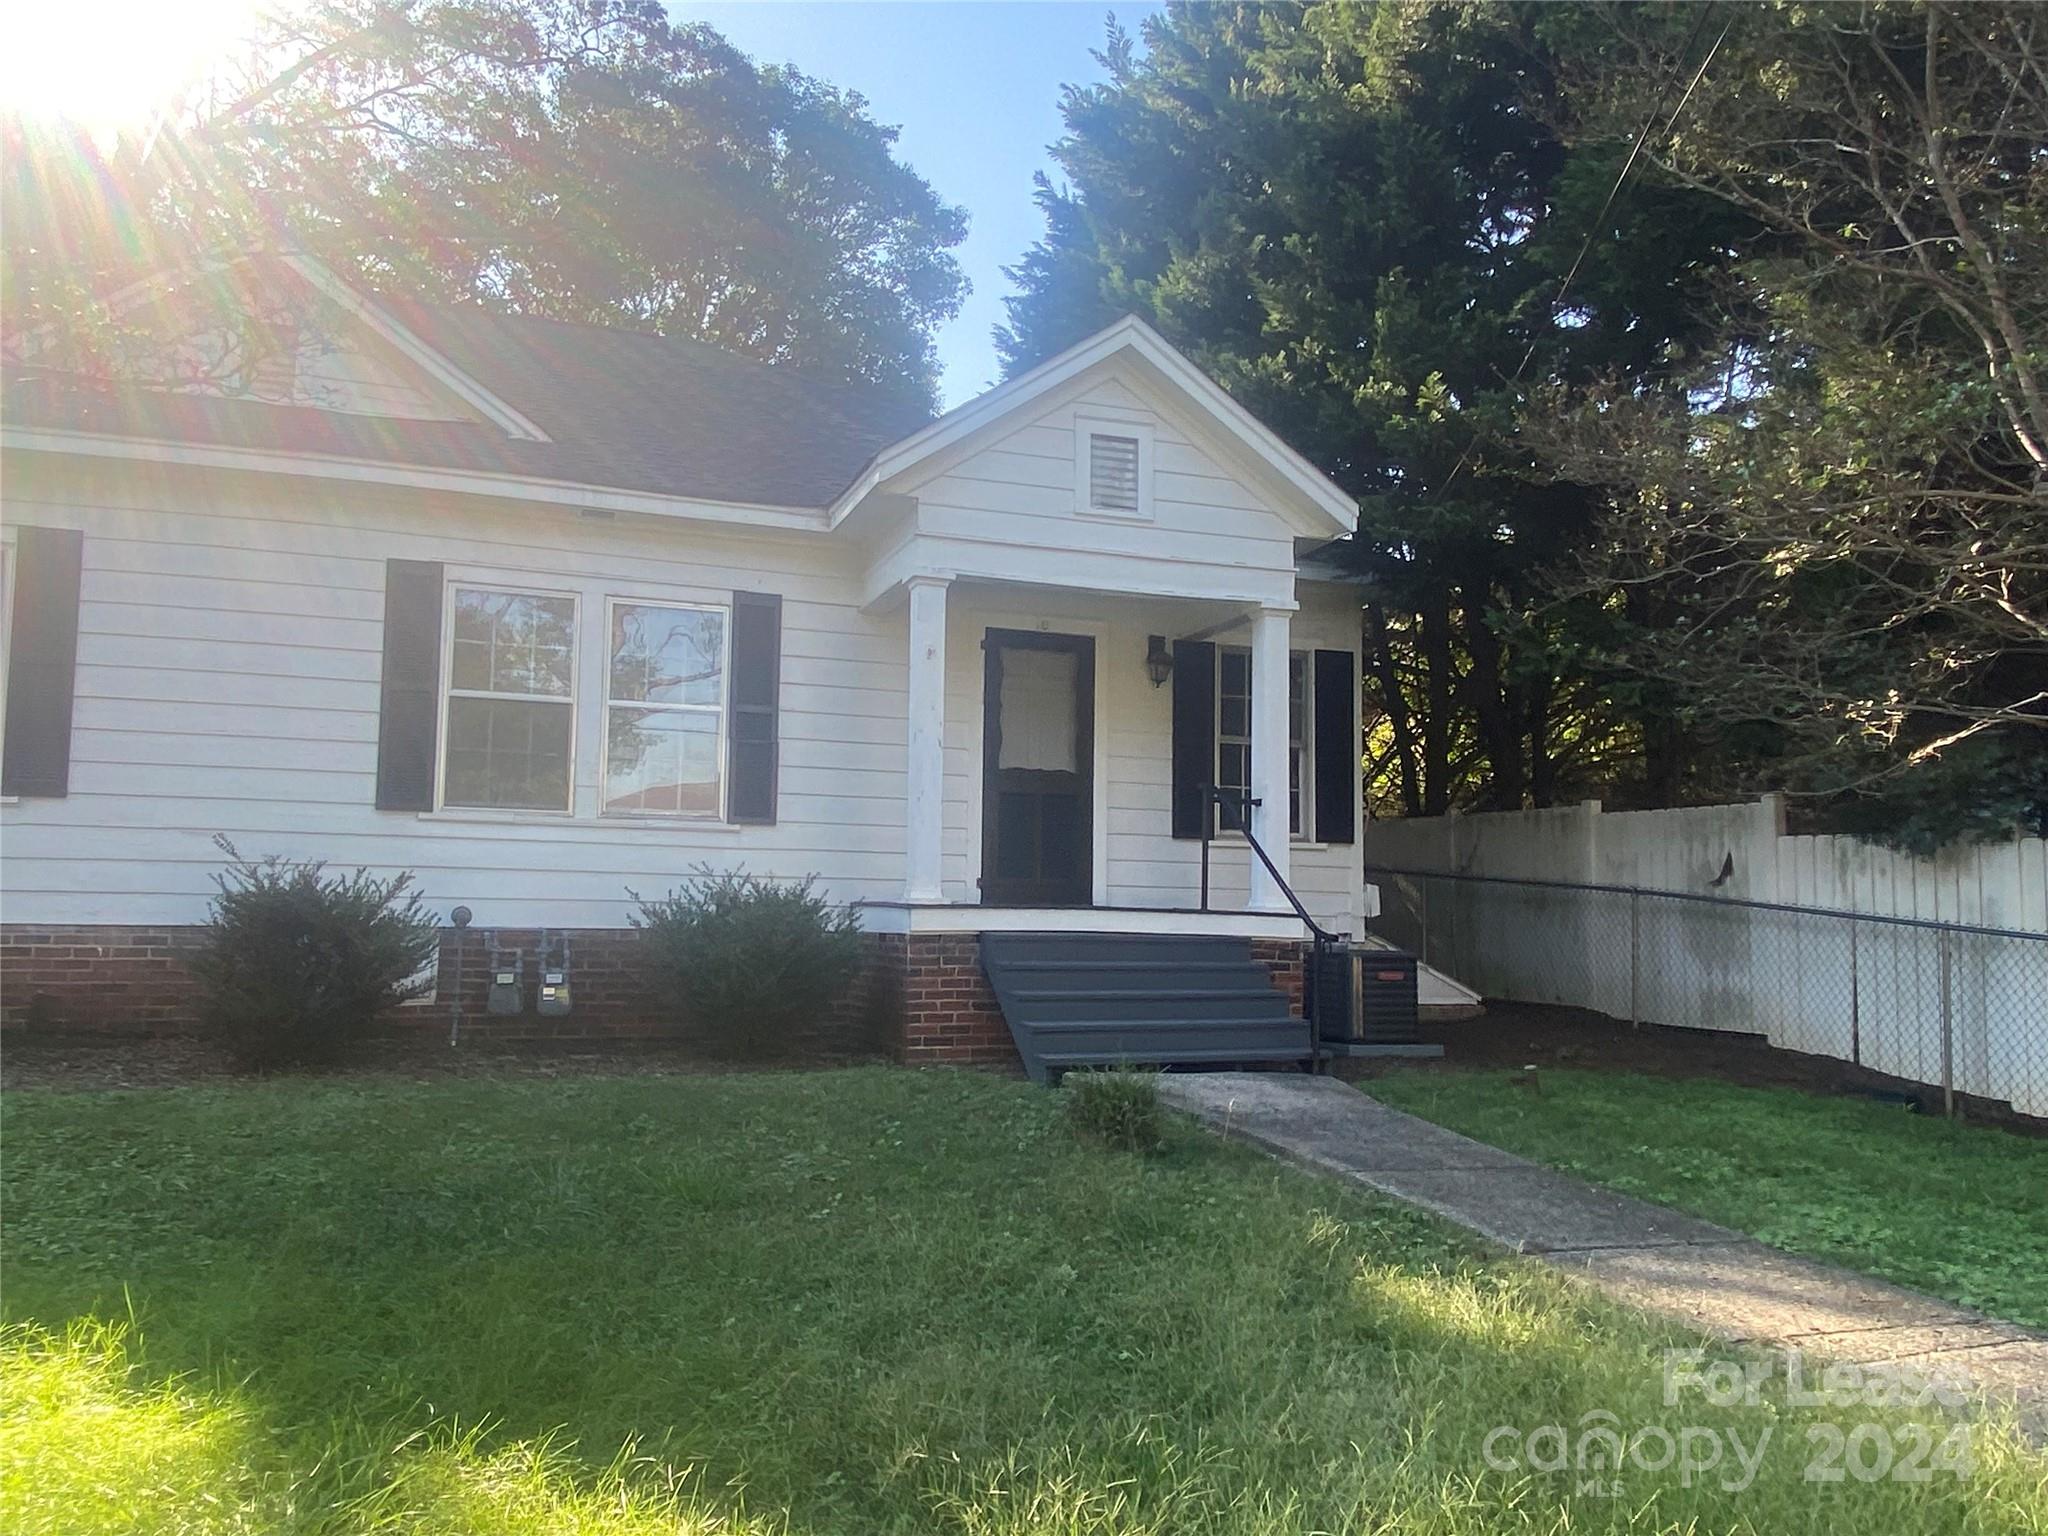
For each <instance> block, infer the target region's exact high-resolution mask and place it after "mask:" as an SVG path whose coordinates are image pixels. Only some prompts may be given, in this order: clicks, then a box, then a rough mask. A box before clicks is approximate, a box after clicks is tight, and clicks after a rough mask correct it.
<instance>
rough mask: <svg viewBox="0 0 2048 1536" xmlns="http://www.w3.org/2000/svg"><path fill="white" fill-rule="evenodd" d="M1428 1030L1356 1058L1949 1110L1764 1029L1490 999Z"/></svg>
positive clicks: (1998, 1117)
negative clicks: (1422, 1045)
mask: <svg viewBox="0 0 2048 1536" xmlns="http://www.w3.org/2000/svg"><path fill="white" fill-rule="evenodd" d="M1421 1038H1422V1039H1424V1040H1426V1041H1429V1042H1431V1043H1433V1044H1439V1045H1441V1046H1443V1048H1444V1054H1443V1057H1442V1059H1441V1060H1435V1061H1432V1060H1427V1059H1422V1060H1416V1059H1406V1058H1403V1059H1400V1060H1398V1061H1395V1062H1389V1063H1379V1062H1372V1061H1367V1062H1363V1063H1358V1064H1356V1065H1357V1066H1358V1067H1360V1068H1362V1070H1359V1071H1357V1072H1356V1073H1355V1074H1347V1075H1356V1076H1359V1077H1371V1076H1376V1075H1377V1074H1378V1073H1380V1072H1386V1071H1432V1070H1434V1071H1443V1070H1447V1069H1448V1070H1457V1069H1459V1068H1472V1067H1481V1068H1500V1069H1504V1070H1507V1071H1515V1070H1519V1069H1520V1068H1523V1067H1529V1066H1535V1067H1571V1068H1574V1069H1577V1070H1581V1071H1594V1072H1638V1073H1642V1074H1644V1075H1646V1076H1650V1077H1679V1078H1703V1077H1705V1078H1716V1079H1719V1080H1720V1081H1722V1082H1728V1083H1738V1084H1741V1085H1743V1086H1745V1087H1753V1088H1797V1089H1800V1090H1802V1091H1803V1092H1806V1093H1824V1094H1856V1095H1860V1096H1863V1097H1867V1098H1882V1099H1888V1100H1892V1101H1895V1102H1900V1103H1910V1104H1912V1105H1914V1106H1916V1107H1917V1108H1918V1109H1920V1110H1921V1111H1922V1112H1923V1113H1927V1114H1937V1115H1938V1114H1940V1113H1942V1109H1943V1104H1942V1095H1941V1089H1940V1088H1939V1087H1931V1086H1929V1085H1928V1084H1926V1083H1916V1082H1912V1081H1909V1080H1908V1079H1905V1078H1898V1077H1888V1076H1886V1075H1885V1074H1884V1073H1882V1072H1872V1071H1870V1070H1868V1069H1867V1068H1864V1067H1858V1066H1855V1065H1853V1064H1851V1063H1849V1062H1846V1061H1842V1060H1840V1059H1838V1058H1836V1057H1833V1056H1810V1055H1807V1054H1806V1053H1804V1052H1802V1051H1787V1050H1782V1049H1780V1048H1779V1047H1777V1046H1774V1045H1772V1044H1771V1043H1770V1042H1769V1041H1768V1040H1766V1039H1765V1038H1764V1037H1763V1036H1761V1035H1738V1034H1722V1033H1718V1032H1716V1031H1713V1030H1704V1029H1674V1028H1671V1027H1669V1026H1667V1025H1662V1024H1643V1025H1630V1024H1628V1023H1625V1022H1623V1021H1622V1020H1619V1019H1610V1018H1608V1017H1607V1016H1606V1015H1605V1014H1600V1013H1593V1012H1590V1011H1588V1010H1586V1009H1584V1008H1559V1007H1550V1006H1546V1005H1544V1004H1540V1003H1503V1002H1489V1003H1488V1004H1487V1005H1486V1012H1485V1013H1484V1014H1482V1015H1481V1016H1480V1017H1478V1018H1476V1019H1467V1020H1462V1021H1460V1022H1457V1023H1450V1024H1425V1025H1424V1026H1423V1027H1422V1033H1421ZM1956 1105H1957V1110H1958V1112H1959V1113H1960V1114H1962V1115H1964V1116H1965V1117H1966V1118H1968V1119H1971V1120H1976V1121H1980V1122H1984V1123H1988V1124H1997V1125H2003V1126H2006V1127H2008V1128H2010V1129H2012V1130H2017V1131H2024V1132H2027V1133H2030V1134H2033V1135H2041V1136H2048V1120H2041V1119H2036V1118H2034V1117H2032V1116H2028V1115H2021V1114H2015V1113H2014V1112H2013V1110H2012V1107H2011V1106H2010V1105H2007V1104H2002V1103H1999V1102H1997V1101H1995V1100H1991V1099H1979V1098H1974V1097H1972V1096H1971V1095H1969V1094H1958V1095H1956Z"/></svg>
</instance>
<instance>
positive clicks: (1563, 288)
mask: <svg viewBox="0 0 2048 1536" xmlns="http://www.w3.org/2000/svg"><path fill="white" fill-rule="evenodd" d="M1713 10H1714V6H1713V0H1706V3H1704V4H1702V5H1701V6H1700V11H1699V15H1698V17H1697V18H1696V19H1695V20H1694V21H1693V24H1692V30H1691V31H1690V32H1688V33H1687V34H1686V37H1685V45H1684V46H1683V47H1682V48H1680V49H1679V50H1678V58H1677V60H1676V62H1675V63H1674V64H1673V66H1672V68H1671V69H1670V70H1669V71H1668V72H1667V73H1666V74H1665V76H1664V83H1663V85H1662V86H1660V87H1659V88H1658V91H1657V99H1656V101H1655V102H1653V103H1652V104H1651V106H1650V112H1649V115H1648V116H1647V117H1645V118H1644V119H1643V126H1642V127H1641V128H1640V129H1638V130H1637V131H1636V136H1635V142H1634V143H1632V144H1631V145H1629V150H1628V158H1626V159H1625V160H1623V161H1622V163H1621V170H1620V172H1619V173H1618V174H1617V175H1616V176H1615V178H1614V185H1612V186H1611V187H1609V188H1608V189H1607V196H1606V198H1605V199H1604V200H1603V201H1602V202H1601V204H1600V211H1599V212H1598V213H1596V214H1594V215H1593V222H1592V223H1591V224H1589V225H1588V226H1587V227H1586V238H1585V239H1583V240H1581V241H1580V242H1579V253H1578V255H1576V256H1574V257H1573V258H1572V264H1571V266H1570V267H1569V268H1567V269H1566V271H1565V274H1564V281H1563V282H1561V283H1559V284H1558V285H1557V292H1556V293H1555V294H1553V295H1552V296H1551V300H1550V307H1551V309H1553V310H1555V309H1556V308H1557V306H1558V305H1560V304H1562V303H1563V302H1564V296H1565V295H1566V294H1567V293H1569V292H1570V291H1571V286H1572V283H1573V281H1574V280H1575V279H1576V278H1577V277H1578V275H1579V268H1580V267H1581V266H1583V265H1584V264H1585V261H1586V257H1587V256H1588V255H1589V254H1590V253H1591V251H1592V249H1593V242H1594V240H1595V239H1597V238H1598V237H1599V234H1600V231H1601V230H1602V229H1603V228H1604V227H1605V226H1606V223H1607V215H1608V213H1609V212H1610V211H1611V210H1612V209H1613V207H1614V200H1615V199H1616V198H1617V197H1619V196H1620V195H1621V189H1622V186H1623V185H1624V184H1625V183H1626V182H1627V181H1628V178H1629V173H1630V172H1631V171H1633V170H1634V169H1635V167H1636V161H1637V160H1639V159H1641V158H1642V153H1643V146H1644V145H1645V144H1647V143H1648V142H1649V140H1650V130H1651V129H1652V128H1654V127H1656V125H1657V119H1658V117H1659V116H1661V115H1662V114H1663V112H1664V103H1665V102H1667V101H1669V100H1670V99H1671V87H1672V86H1674V85H1676V84H1677V83H1678V71H1679V69H1680V68H1682V67H1683V66H1684V64H1685V60H1686V57H1687V56H1688V55H1689V54H1691V52H1692V50H1693V45H1694V44H1695V43H1697V42H1698V41H1699V40H1700V34H1701V33H1702V32H1704V31H1705V30H1706V26H1707V18H1708V17H1709V16H1711V15H1712V14H1713ZM1734 25H1735V17H1734V14H1733V13H1732V12H1731V13H1730V15H1729V17H1728V20H1727V21H1726V22H1724V23H1723V24H1722V26H1721V35H1720V36H1719V37H1716V38H1715V39H1714V46H1713V47H1711V48H1709V49H1708V50H1707V51H1706V55H1705V57H1703V58H1702V59H1701V60H1700V64H1699V68H1698V69H1696V70H1694V71H1693V74H1692V79H1691V81H1690V82H1688V83H1687V85H1686V87H1685V94H1684V95H1683V96H1681V97H1679V98H1678V105H1677V106H1675V107H1673V108H1672V109H1671V114H1670V116H1669V117H1666V118H1665V119H1664V132H1665V133H1669V132H1670V131H1671V129H1672V127H1673V126H1674V125H1675V124H1676V123H1677V122H1678V115H1679V113H1681V112H1683V111H1684V110H1685V105H1686V103H1687V102H1689V101H1691V100H1692V93H1693V92H1694V91H1696V90H1698V89H1699V84H1700V81H1702V80H1704V79H1705V78H1706V74H1707V66H1708V65H1709V64H1711V63H1713V62H1714V56H1715V55H1716V54H1717V53H1719V52H1720V51H1721V44H1722V43H1724V42H1726V41H1727V39H1728V32H1729V29H1730V28H1732V27H1733V26H1734ZM1536 347H1537V343H1536V341H1535V340H1534V339H1533V338H1532V339H1531V340H1530V342H1529V345H1528V348H1527V350H1525V351H1524V352H1523V353H1522V360H1521V362H1519V363H1517V364H1516V365H1515V371H1514V372H1513V373H1512V374H1510V375H1509V376H1508V388H1510V389H1512V388H1514V387H1515V385H1517V384H1519V383H1520V382H1521V381H1522V375H1523V374H1524V373H1525V372H1527V371H1528V368H1529V364H1530V363H1531V362H1532V361H1533V360H1534V359H1535V356H1536ZM1477 442H1478V439H1477V438H1476V437H1474V438H1473V439H1471V440H1470V441H1468V442H1467V443H1466V444H1465V451H1464V452H1463V453H1461V454H1459V455H1458V462H1457V463H1455V464H1453V465H1452V466H1451V472H1450V473H1449V474H1448V475H1446V476H1444V482H1443V484H1442V485H1440V486H1438V487H1437V493H1438V494H1439V495H1441V494H1442V493H1443V492H1444V491H1447V490H1449V489H1450V487H1451V482H1452V481H1454V480H1456V479H1457V478H1458V476H1459V475H1460V474H1461V473H1462V472H1463V471H1464V468H1465V465H1466V464H1467V463H1468V462H1470V460H1471V458H1472V450H1473V447H1474V446H1475V444H1476V443H1477Z"/></svg>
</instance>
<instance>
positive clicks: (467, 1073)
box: [0, 1035, 878, 1091]
mask: <svg viewBox="0 0 2048 1536" xmlns="http://www.w3.org/2000/svg"><path fill="white" fill-rule="evenodd" d="M876 1059H878V1058H875V1057H863V1056H825V1055H822V1054H815V1053H813V1054H807V1055H806V1056H804V1057H803V1058H802V1059H801V1060H792V1061H771V1062H761V1063H745V1064H741V1063H734V1062H729V1061H720V1060H713V1059H709V1058H707V1057H706V1056H705V1055H704V1054H703V1053H702V1052H701V1051H693V1050H689V1049H686V1048H684V1047H682V1046H678V1045H673V1044H668V1043H666V1042H660V1041H652V1042H640V1041H623V1042H615V1041H578V1042H561V1041H556V1042H543V1043H522V1044H511V1043H487V1044H477V1045H464V1046H459V1047H452V1048H451V1047H450V1046H447V1045H445V1044H442V1043H440V1042H438V1041H425V1040H417V1041H402V1042H393V1041H381V1042H373V1043H372V1044H370V1045H367V1046H365V1047H364V1048H363V1049H362V1051H361V1052H360V1053H358V1055H357V1056H356V1057H355V1058H353V1059H351V1060H348V1061H344V1062H340V1063H337V1064H335V1065H333V1066H330V1067H322V1068H308V1069H302V1070H298V1071H291V1072H277V1073H268V1074H255V1073H250V1072H246V1071H243V1070H242V1069H240V1068H238V1067H237V1066H236V1065H235V1064H234V1062H233V1061H232V1060H231V1059H230V1058H229V1057H228V1055H227V1053H226V1052H225V1051H223V1050H221V1049H220V1048H219V1047H218V1046H216V1045H214V1044H213V1043H212V1042H211V1041H208V1040H200V1039H192V1038H189V1037H184V1036H159V1037H153V1038H148V1039H134V1038H130V1039H110V1040H91V1041H80V1040H78V1039H77V1038H75V1037H74V1038H72V1039H68V1040H64V1039H36V1038H33V1037H26V1038H24V1037H22V1036H18V1035H10V1036H9V1037H8V1038H7V1039H6V1041H5V1043H4V1045H0V1089H6V1090H13V1089H17V1088H54V1089H60V1090H68V1091H95V1090H99V1089H116V1088H167V1087H173V1086H176V1085H178V1084H183V1083H206V1082H231V1081H244V1082H246V1081H251V1080H253V1079H254V1078H256V1077H258V1076H271V1077H286V1078H302V1079H305V1080H308V1081H311V1080H315V1079H317V1080H320V1081H324V1082H336V1081H341V1082H347V1081H357V1082H377V1081H386V1082H390V1081H397V1082H434V1081H440V1080H444V1079H448V1078H508V1077H510V1078H559V1077H625V1076H654V1077H671V1076H697V1075H702V1074H706V1073H717V1072H741V1071H745V1072H774V1071H808V1070H814V1069H817V1068H821V1067H843V1066H854V1065H857V1064H860V1063H862V1062H866V1061H873V1060H876Z"/></svg>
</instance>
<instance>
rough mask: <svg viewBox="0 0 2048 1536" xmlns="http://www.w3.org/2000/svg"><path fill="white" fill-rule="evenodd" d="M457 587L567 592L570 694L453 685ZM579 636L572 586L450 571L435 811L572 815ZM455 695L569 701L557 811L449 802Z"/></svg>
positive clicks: (550, 817)
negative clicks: (564, 777)
mask: <svg viewBox="0 0 2048 1536" xmlns="http://www.w3.org/2000/svg"><path fill="white" fill-rule="evenodd" d="M460 591H472V592H503V593H505V594H507V595H508V596H512V597H566V598H567V599H568V600H569V604H570V610H569V612H570V618H569V644H570V650H569V696H568V698H567V700H564V699H563V698H562V697H561V696H560V695H558V694H551V693H488V692H480V691H478V690H477V689H474V688H463V689H460V690H458V689H457V688H456V687H455V607H456V603H455V595H456V593H457V592H460ZM582 637H583V594H582V593H581V592H578V591H576V590H575V589H574V588H561V587H549V586H545V585H542V584H541V583H538V582H532V583H526V582H520V581H518V580H517V579H516V578H507V577H503V576H496V577H485V578H477V577H469V576H449V577H447V578H446V579H445V582H444V585H443V588H442V592H441V680H440V691H441V700H440V710H441V714H440V728H439V730H438V731H437V732H436V733H435V734H436V737H437V738H438V739H437V740H436V741H435V743H434V811H435V813H436V814H438V813H440V812H443V811H447V812H451V813H455V814H472V813H473V814H477V815H485V816H521V817H534V818H540V819H543V820H546V821H563V820H569V819H573V818H574V816H575V814H576V759H577V756H578V747H577V743H578V742H580V741H581V740H582V731H583V690H582V688H581V687H579V686H578V684H579V682H580V679H579V678H578V676H577V673H578V670H579V668H580V667H581V665H582V650H581V641H582ZM457 698H464V699H509V700H511V701H512V702H514V703H528V704H561V703H564V702H566V703H567V704H568V706H569V775H568V784H567V785H566V787H565V789H564V792H563V796H562V808H561V809H560V810H559V811H557V810H551V809H547V808H545V807H539V806H531V805H460V804H456V805H451V804H449V802H448V738H449V734H450V731H449V718H450V715H451V713H452V711H451V709H450V703H451V701H452V700H454V699H457Z"/></svg>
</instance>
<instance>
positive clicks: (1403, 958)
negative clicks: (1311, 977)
mask: <svg viewBox="0 0 2048 1536" xmlns="http://www.w3.org/2000/svg"><path fill="white" fill-rule="evenodd" d="M1316 1033H1317V1034H1318V1036H1320V1037H1321V1039H1322V1042H1323V1045H1324V1046H1325V1047H1326V1048H1327V1049H1330V1050H1333V1051H1336V1052H1338V1053H1339V1054H1341V1055H1347V1056H1437V1055H1441V1054H1442V1053H1443V1047H1442V1046H1438V1045H1424V1044H1423V1043H1422V1041H1421V1038H1420V1035H1419V1032H1418V1029H1417V1018H1416V1002H1415V957H1414V956H1413V955H1410V954H1404V953H1402V952H1401V951H1400V950H1398V949H1376V948H1374V947H1373V946H1372V945H1370V944H1338V945H1335V946H1333V947H1332V948H1330V949H1329V950H1327V951H1325V952H1324V955H1323V969H1322V972H1321V974H1320V975H1318V976H1317V978H1316Z"/></svg>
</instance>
